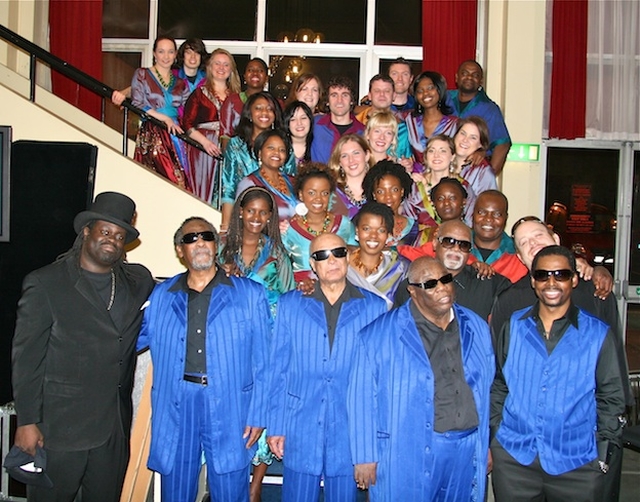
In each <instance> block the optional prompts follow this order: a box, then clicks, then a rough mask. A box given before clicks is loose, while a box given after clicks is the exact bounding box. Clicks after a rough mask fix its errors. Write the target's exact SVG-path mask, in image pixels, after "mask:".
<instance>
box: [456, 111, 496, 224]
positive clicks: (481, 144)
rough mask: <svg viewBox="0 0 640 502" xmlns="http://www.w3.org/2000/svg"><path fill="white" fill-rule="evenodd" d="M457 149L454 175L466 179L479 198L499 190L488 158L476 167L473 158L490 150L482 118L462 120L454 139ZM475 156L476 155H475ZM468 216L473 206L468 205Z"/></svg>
mask: <svg viewBox="0 0 640 502" xmlns="http://www.w3.org/2000/svg"><path fill="white" fill-rule="evenodd" d="M453 142H454V143H455V147H456V156H455V158H454V161H453V162H454V165H455V171H454V174H455V175H457V176H460V177H461V178H463V179H465V180H466V181H467V183H469V185H470V186H471V189H472V190H473V192H474V194H475V196H476V197H477V196H478V195H480V194H481V193H482V192H484V191H486V190H497V189H498V184H497V183H496V175H495V173H494V172H493V169H492V168H491V164H489V161H488V160H487V158H486V157H484V155H483V158H482V160H481V161H480V163H479V164H477V165H474V163H473V160H472V157H475V156H476V155H477V154H478V153H482V154H484V152H486V151H487V149H488V148H489V128H488V127H487V123H486V122H485V121H484V120H483V119H482V118H480V117H477V116H475V115H472V116H470V117H467V118H465V119H460V121H459V129H458V132H457V133H456V135H455V136H454V137H453ZM474 154H475V155H474ZM465 214H467V215H472V214H473V205H471V204H467V211H466V213H465Z"/></svg>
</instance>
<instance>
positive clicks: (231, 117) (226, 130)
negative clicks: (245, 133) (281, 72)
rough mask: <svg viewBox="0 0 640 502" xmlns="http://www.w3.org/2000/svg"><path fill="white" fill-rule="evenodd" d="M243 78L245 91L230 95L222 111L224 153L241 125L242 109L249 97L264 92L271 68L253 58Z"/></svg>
mask: <svg viewBox="0 0 640 502" xmlns="http://www.w3.org/2000/svg"><path fill="white" fill-rule="evenodd" d="M242 76H243V78H244V83H245V84H246V88H245V90H244V91H242V92H238V93H233V94H230V95H229V98H228V99H227V100H226V101H225V103H224V105H223V106H222V108H221V109H220V138H221V144H222V150H223V151H224V150H225V148H226V146H227V143H228V142H229V140H230V139H231V137H232V136H233V135H234V133H235V129H236V127H237V126H238V124H239V123H240V118H241V116H242V109H243V108H244V105H245V103H246V102H247V100H248V99H249V97H250V96H252V95H254V94H257V93H259V92H262V91H264V86H265V85H267V80H268V79H269V67H268V66H267V63H265V62H264V60H263V59H260V58H253V59H252V60H251V61H249V62H248V63H247V66H246V67H245V69H244V73H243V75H242Z"/></svg>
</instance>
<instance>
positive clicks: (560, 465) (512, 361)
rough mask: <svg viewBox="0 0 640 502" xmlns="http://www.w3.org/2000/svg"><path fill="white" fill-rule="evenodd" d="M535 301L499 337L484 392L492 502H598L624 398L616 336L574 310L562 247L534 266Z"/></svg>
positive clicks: (573, 281) (570, 263) (569, 262)
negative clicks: (491, 378)
mask: <svg viewBox="0 0 640 502" xmlns="http://www.w3.org/2000/svg"><path fill="white" fill-rule="evenodd" d="M530 281H531V286H532V287H533V288H534V290H535V293H536V296H537V297H538V301H537V302H536V303H535V304H534V305H533V306H532V307H527V308H525V309H523V310H519V311H517V312H515V313H514V314H513V316H512V317H511V322H510V323H508V324H505V325H504V326H503V328H502V331H501V332H500V335H499V338H498V343H497V346H496V363H497V371H496V379H495V382H494V385H493V388H492V390H491V432H492V437H493V440H492V442H491V451H492V454H493V462H494V464H493V487H494V493H495V497H496V502H503V501H504V502H513V501H516V502H517V501H525V500H547V501H549V502H555V501H557V502H560V501H566V500H583V501H593V502H596V501H600V500H610V499H608V498H607V497H606V496H605V494H604V478H605V476H606V475H607V472H608V469H609V462H610V458H611V454H612V452H613V449H612V448H616V446H615V445H616V444H618V443H619V441H620V436H621V434H622V422H621V421H620V416H621V415H622V414H623V413H624V408H625V400H624V390H623V385H622V379H621V378H620V371H619V365H618V357H617V353H616V346H615V340H614V334H613V332H612V331H611V329H610V328H609V326H607V325H606V324H605V323H603V322H602V321H600V320H599V319H597V318H595V317H593V316H591V315H589V314H587V313H586V312H584V311H582V310H580V309H579V308H578V307H576V306H575V305H574V304H573V302H572V300H571V298H572V293H573V290H574V288H575V287H576V286H577V284H578V276H577V273H576V261H575V257H574V256H573V255H572V254H571V252H570V251H569V250H568V249H566V248H564V247H562V246H557V245H556V246H548V247H545V248H544V249H542V250H540V251H539V252H538V253H537V254H536V255H535V258H534V259H533V263H532V265H531V277H530Z"/></svg>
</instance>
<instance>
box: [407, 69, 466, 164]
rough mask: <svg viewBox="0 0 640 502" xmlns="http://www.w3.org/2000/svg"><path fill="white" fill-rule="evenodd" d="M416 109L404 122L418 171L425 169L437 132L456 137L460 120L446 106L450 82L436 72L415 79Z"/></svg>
mask: <svg viewBox="0 0 640 502" xmlns="http://www.w3.org/2000/svg"><path fill="white" fill-rule="evenodd" d="M413 95H414V96H415V98H416V109H415V110H414V112H413V113H412V114H411V115H409V116H408V117H407V118H406V120H405V122H406V124H407V129H408V132H409V143H410V145H411V151H412V152H413V157H414V160H415V162H414V168H413V170H414V171H416V172H422V171H423V169H424V168H423V165H424V152H425V151H426V149H427V142H428V141H429V139H430V138H431V137H432V136H434V135H437V134H444V135H446V136H451V137H453V136H454V135H455V133H456V131H457V130H458V126H457V124H458V119H457V118H456V117H455V116H453V115H451V113H453V110H452V109H451V108H449V106H447V104H446V101H447V82H446V80H445V78H444V77H443V76H442V75H440V74H439V73H437V72H435V71H425V72H422V73H421V74H420V75H418V77H417V78H416V79H415V81H414V82H413Z"/></svg>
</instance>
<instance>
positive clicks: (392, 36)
mask: <svg viewBox="0 0 640 502" xmlns="http://www.w3.org/2000/svg"><path fill="white" fill-rule="evenodd" d="M375 43H376V44H386V45H415V46H421V45H422V2H421V0H402V3H398V0H377V1H376V34H375Z"/></svg>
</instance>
